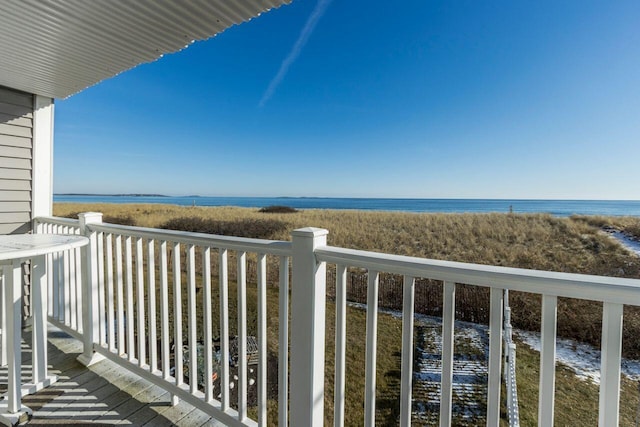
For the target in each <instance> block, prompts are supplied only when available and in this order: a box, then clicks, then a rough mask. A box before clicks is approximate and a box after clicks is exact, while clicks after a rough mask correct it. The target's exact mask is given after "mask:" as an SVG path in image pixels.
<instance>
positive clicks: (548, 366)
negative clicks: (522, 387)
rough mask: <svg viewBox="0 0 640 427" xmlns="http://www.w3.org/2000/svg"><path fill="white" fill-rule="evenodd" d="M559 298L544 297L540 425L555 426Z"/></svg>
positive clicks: (541, 339) (539, 407)
mask: <svg viewBox="0 0 640 427" xmlns="http://www.w3.org/2000/svg"><path fill="white" fill-rule="evenodd" d="M557 313H558V297H556V296H554V295H542V327H541V335H540V388H539V390H540V391H539V396H540V397H539V399H538V425H539V426H553V412H554V411H553V408H554V402H555V379H556V326H557V317H558V316H557Z"/></svg>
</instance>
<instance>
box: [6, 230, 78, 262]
mask: <svg viewBox="0 0 640 427" xmlns="http://www.w3.org/2000/svg"><path fill="white" fill-rule="evenodd" d="M88 243H89V239H87V238H86V237H84V236H77V235H67V234H9V235H3V236H0V261H6V260H17V259H24V258H31V257H34V256H39V255H44V254H48V253H52V252H60V251H66V250H69V249H75V248H79V247H82V246H85V245H86V244H88Z"/></svg>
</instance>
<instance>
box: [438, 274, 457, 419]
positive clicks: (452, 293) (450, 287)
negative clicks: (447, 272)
mask: <svg viewBox="0 0 640 427" xmlns="http://www.w3.org/2000/svg"><path fill="white" fill-rule="evenodd" d="M455 318H456V284H455V283H453V282H444V284H443V308H442V376H441V386H440V387H441V396H442V397H441V403H440V425H443V426H446V425H450V424H451V408H452V404H453V351H454V349H453V347H454V330H455V320H456V319H455Z"/></svg>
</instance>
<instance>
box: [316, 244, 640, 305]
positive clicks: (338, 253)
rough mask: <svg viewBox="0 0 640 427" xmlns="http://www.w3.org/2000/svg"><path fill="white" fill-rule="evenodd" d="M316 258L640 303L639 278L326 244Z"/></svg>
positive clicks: (432, 276)
mask: <svg viewBox="0 0 640 427" xmlns="http://www.w3.org/2000/svg"><path fill="white" fill-rule="evenodd" d="M315 253H316V257H317V259H318V261H321V262H328V263H334V264H347V265H349V266H352V267H359V268H365V269H369V270H373V271H384V272H387V273H392V274H400V275H408V276H412V277H427V278H429V279H435V280H440V281H450V282H455V283H462V284H469V285H476V286H484V287H491V288H501V289H509V290H515V291H521V292H529V293H533V294H544V295H555V296H559V297H567V298H578V299H588V300H591V301H601V302H612V303H618V304H631V305H640V299H638V292H639V291H640V280H639V279H628V278H617V277H607V276H594V275H588V274H576V273H562V272H553V271H542V270H528V269H524V268H513V267H500V266H492V265H483V264H471V263H464V262H456V261H441V260H434V259H426V258H418V257H411V256H404V255H391V254H385V253H379V252H371V251H363V250H357V249H345V248H339V247H334V246H325V247H322V248H318V249H316V251H315Z"/></svg>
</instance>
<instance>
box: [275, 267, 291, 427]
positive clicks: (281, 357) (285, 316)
mask: <svg viewBox="0 0 640 427" xmlns="http://www.w3.org/2000/svg"><path fill="white" fill-rule="evenodd" d="M278 292H279V294H278V299H279V310H280V312H279V319H278V321H279V323H278V325H279V326H278V328H279V339H278V425H279V426H280V427H286V426H287V425H288V421H287V419H288V412H289V258H287V257H285V256H281V257H280V281H279V288H278Z"/></svg>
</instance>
